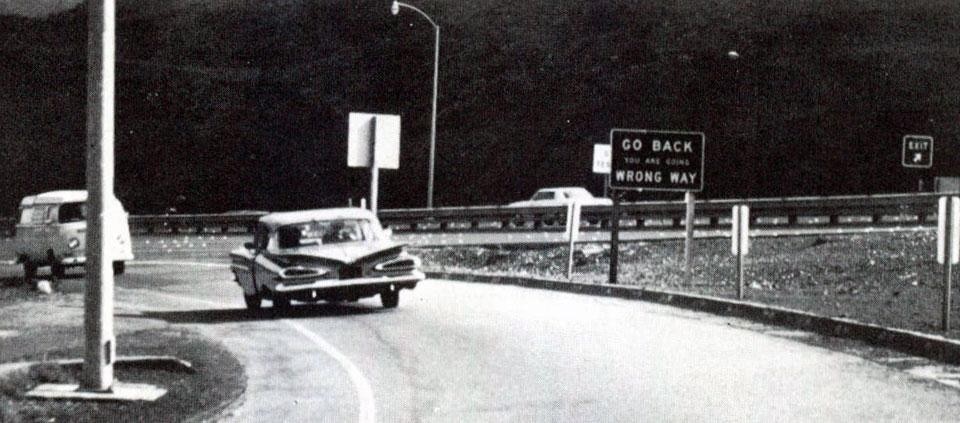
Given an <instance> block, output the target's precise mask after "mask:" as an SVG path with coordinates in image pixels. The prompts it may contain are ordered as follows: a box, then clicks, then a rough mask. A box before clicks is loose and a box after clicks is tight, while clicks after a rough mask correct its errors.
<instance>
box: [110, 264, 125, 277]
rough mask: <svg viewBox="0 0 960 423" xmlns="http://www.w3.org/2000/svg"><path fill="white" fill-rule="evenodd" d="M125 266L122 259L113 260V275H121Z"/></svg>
mask: <svg viewBox="0 0 960 423" xmlns="http://www.w3.org/2000/svg"><path fill="white" fill-rule="evenodd" d="M126 268H127V267H126V264H125V263H124V262H122V261H115V262H113V275H114V276H117V275H122V274H123V272H124V271H125V270H126Z"/></svg>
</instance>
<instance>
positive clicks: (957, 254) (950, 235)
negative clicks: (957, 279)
mask: <svg viewBox="0 0 960 423" xmlns="http://www.w3.org/2000/svg"><path fill="white" fill-rule="evenodd" d="M937 205H938V208H937V263H940V264H942V265H943V319H942V321H941V326H942V328H943V331H944V332H946V331H948V330H950V307H951V306H950V302H951V299H950V291H951V285H952V283H953V281H952V279H953V265H954V264H957V263H960V197H940V200H939V202H938V204H937Z"/></svg>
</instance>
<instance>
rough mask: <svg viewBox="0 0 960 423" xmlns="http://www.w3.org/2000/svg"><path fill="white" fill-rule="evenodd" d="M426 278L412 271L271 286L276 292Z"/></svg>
mask: <svg viewBox="0 0 960 423" xmlns="http://www.w3.org/2000/svg"><path fill="white" fill-rule="evenodd" d="M425 278H426V275H424V274H423V272H420V271H413V272H410V274H407V275H402V276H377V277H372V278H357V279H320V280H317V281H314V282H313V283H310V284H298V285H295V286H287V285H284V284H283V282H279V283H277V285H276V286H275V287H274V288H273V290H274V291H276V292H294V291H304V290H311V289H326V288H338V287H345V286H357V285H379V284H391V283H405V282H420V281H422V280H424V279H425Z"/></svg>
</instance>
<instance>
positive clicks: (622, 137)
mask: <svg viewBox="0 0 960 423" xmlns="http://www.w3.org/2000/svg"><path fill="white" fill-rule="evenodd" d="M705 139H706V137H705V136H704V134H703V132H682V131H652V130H645V129H613V130H611V131H610V148H611V161H610V171H611V175H610V176H611V177H610V187H611V188H614V189H646V190H652V191H701V190H703V157H704V154H703V152H704V144H705Z"/></svg>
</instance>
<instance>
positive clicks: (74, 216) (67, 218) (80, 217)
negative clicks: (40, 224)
mask: <svg viewBox="0 0 960 423" xmlns="http://www.w3.org/2000/svg"><path fill="white" fill-rule="evenodd" d="M58 220H59V221H60V223H70V222H82V221H84V220H87V204H86V203H64V204H61V205H60V213H59V219H58Z"/></svg>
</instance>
